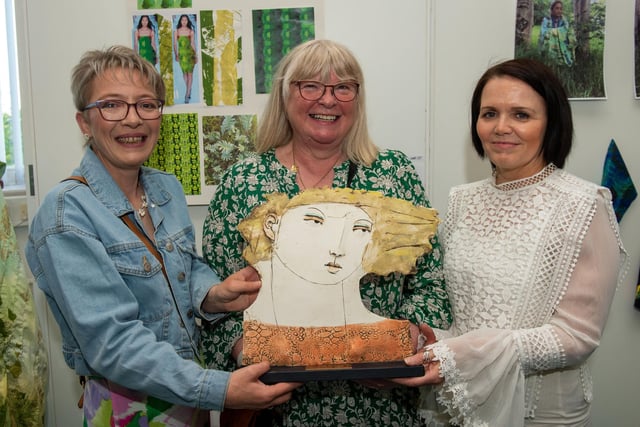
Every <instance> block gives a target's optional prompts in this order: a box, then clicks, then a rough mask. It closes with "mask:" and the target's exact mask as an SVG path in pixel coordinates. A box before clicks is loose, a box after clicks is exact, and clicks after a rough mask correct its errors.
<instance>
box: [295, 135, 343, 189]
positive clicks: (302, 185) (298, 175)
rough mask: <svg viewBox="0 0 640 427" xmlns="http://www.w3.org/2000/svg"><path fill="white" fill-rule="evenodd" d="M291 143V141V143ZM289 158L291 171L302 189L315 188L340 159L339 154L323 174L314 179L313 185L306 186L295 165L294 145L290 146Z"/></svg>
mask: <svg viewBox="0 0 640 427" xmlns="http://www.w3.org/2000/svg"><path fill="white" fill-rule="evenodd" d="M292 144H293V143H292ZM291 160H292V163H293V164H292V165H291V168H290V170H291V172H293V173H295V174H296V177H297V178H298V180H299V181H300V187H302V189H303V190H306V189H307V188H316V187H317V185H318V184H320V183H321V182H322V180H324V179H325V178H326V177H327V176H328V175H329V173H330V172H331V171H332V170H333V168H335V167H336V165H337V164H338V162H339V161H340V156H338V158H337V159H336V161H335V162H334V163H333V165H331V167H330V168H329V169H328V170H327V171H326V172H325V173H324V175H322V177H320V179H319V180H318V181H316V183H315V184H314V185H312V186H311V187H307V186H306V185H305V183H304V181H302V174H300V173H298V172H300V168H299V167H298V166H296V150H295V145H292V146H291Z"/></svg>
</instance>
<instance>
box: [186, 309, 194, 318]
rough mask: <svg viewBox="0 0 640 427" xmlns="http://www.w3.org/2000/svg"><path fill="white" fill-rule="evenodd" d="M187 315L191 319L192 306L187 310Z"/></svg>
mask: <svg viewBox="0 0 640 427" xmlns="http://www.w3.org/2000/svg"><path fill="white" fill-rule="evenodd" d="M187 317H188V318H189V319H191V318H192V317H193V308H190V309H189V310H187Z"/></svg>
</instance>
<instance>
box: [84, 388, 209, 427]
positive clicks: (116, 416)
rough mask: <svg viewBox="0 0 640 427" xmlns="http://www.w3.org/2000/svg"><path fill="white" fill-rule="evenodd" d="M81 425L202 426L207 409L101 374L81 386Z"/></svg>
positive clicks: (129, 426)
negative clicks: (132, 387)
mask: <svg viewBox="0 0 640 427" xmlns="http://www.w3.org/2000/svg"><path fill="white" fill-rule="evenodd" d="M83 410H84V423H83V426H84V427H164V426H166V427H206V426H207V425H208V423H209V411H205V410H201V409H197V408H191V407H188V406H181V405H174V404H172V403H169V402H165V401H163V400H160V399H157V398H155V397H153V396H147V395H145V394H143V393H140V392H137V391H134V390H130V389H128V388H125V387H122V386H119V385H117V384H114V383H112V382H110V381H107V380H105V379H103V378H99V379H94V378H91V379H88V380H87V383H86V384H85V386H84V404H83Z"/></svg>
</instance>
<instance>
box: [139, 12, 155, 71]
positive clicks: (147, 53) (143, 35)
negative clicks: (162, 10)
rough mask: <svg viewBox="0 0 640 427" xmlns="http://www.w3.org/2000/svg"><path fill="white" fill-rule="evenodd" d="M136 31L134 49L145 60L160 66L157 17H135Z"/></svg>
mask: <svg viewBox="0 0 640 427" xmlns="http://www.w3.org/2000/svg"><path fill="white" fill-rule="evenodd" d="M133 24H134V26H135V28H136V29H135V31H134V33H133V48H134V50H135V51H136V52H138V53H139V54H140V56H142V57H143V58H144V59H146V60H147V61H149V62H151V63H152V64H153V65H156V68H157V65H158V33H157V31H156V28H157V21H156V17H155V16H151V15H140V16H134V17H133Z"/></svg>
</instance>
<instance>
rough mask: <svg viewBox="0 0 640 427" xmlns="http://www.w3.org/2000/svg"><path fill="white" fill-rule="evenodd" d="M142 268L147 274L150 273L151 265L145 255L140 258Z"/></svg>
mask: <svg viewBox="0 0 640 427" xmlns="http://www.w3.org/2000/svg"><path fill="white" fill-rule="evenodd" d="M142 268H144V271H145V272H147V273H148V272H150V271H151V263H150V262H149V260H148V259H147V257H146V255H143V256H142Z"/></svg>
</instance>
